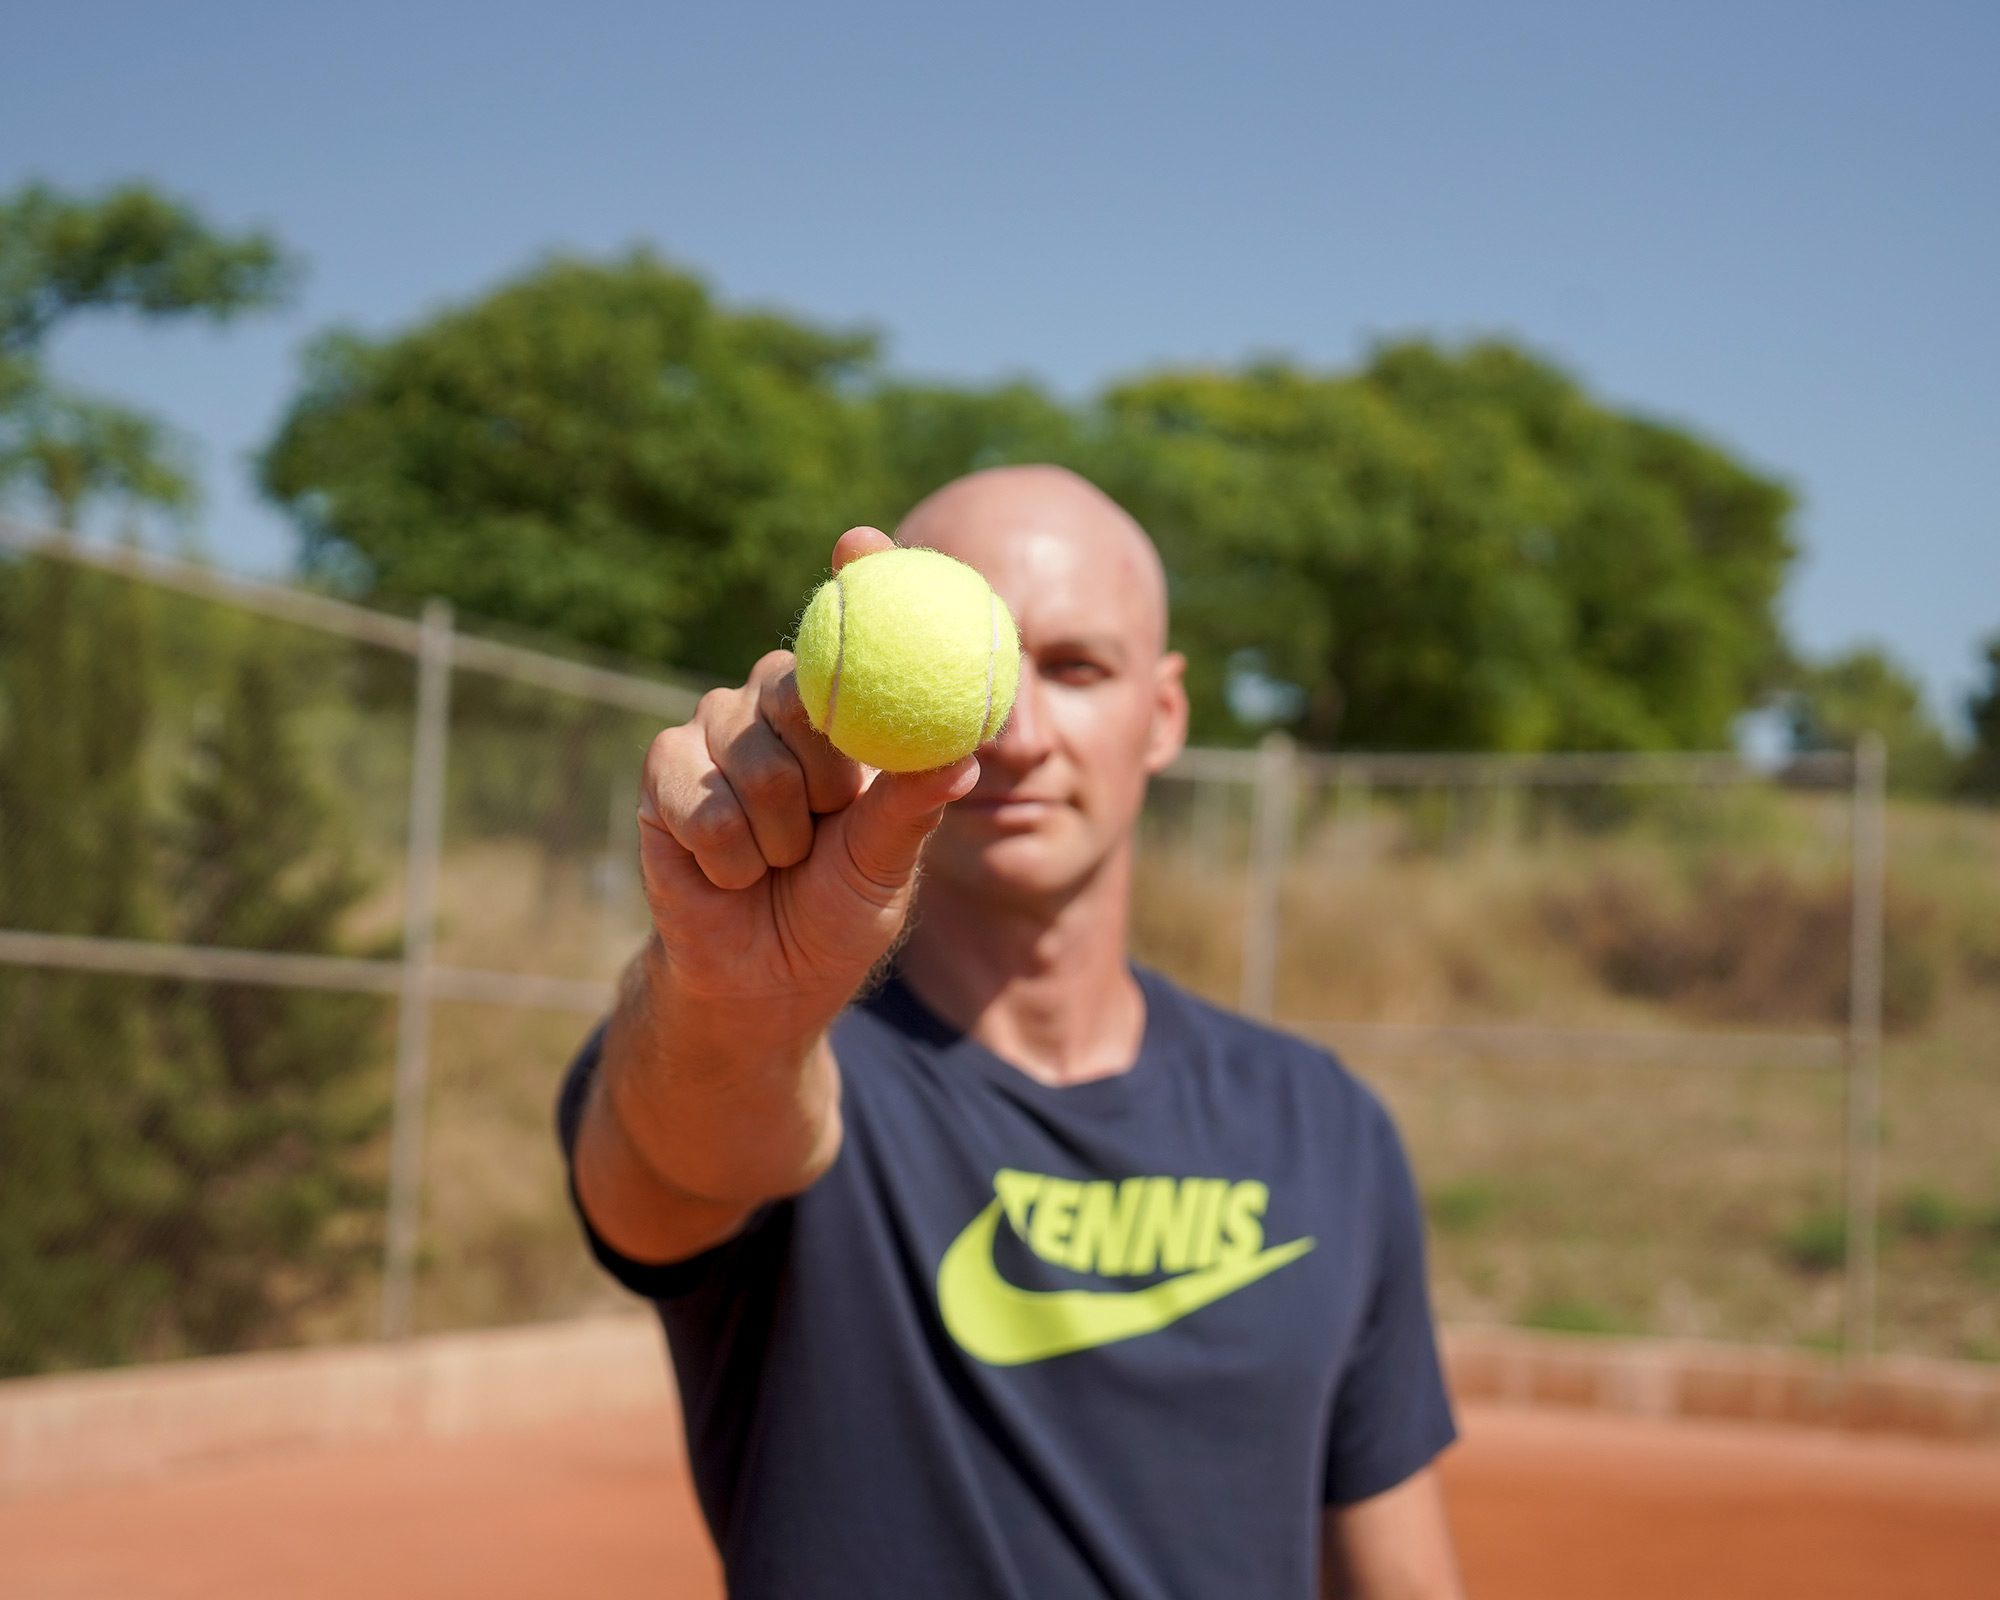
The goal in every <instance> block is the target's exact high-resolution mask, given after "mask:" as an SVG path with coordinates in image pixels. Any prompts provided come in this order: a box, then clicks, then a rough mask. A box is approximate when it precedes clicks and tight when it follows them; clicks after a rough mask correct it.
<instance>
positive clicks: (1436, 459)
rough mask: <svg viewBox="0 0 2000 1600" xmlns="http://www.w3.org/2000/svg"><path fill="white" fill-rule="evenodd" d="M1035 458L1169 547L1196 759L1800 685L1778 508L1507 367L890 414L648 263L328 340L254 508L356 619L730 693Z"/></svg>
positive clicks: (811, 354)
mask: <svg viewBox="0 0 2000 1600" xmlns="http://www.w3.org/2000/svg"><path fill="white" fill-rule="evenodd" d="M1019 461H1054V462H1059V463H1062V464H1064V465H1068V466H1073V467H1075V468H1077V469H1078V470H1080V471H1082V472H1084V473H1085V474H1086V475H1088V476H1090V477H1092V478H1093V479H1095V480H1096V481H1097V482H1099V483H1101V484H1103V485H1104V486H1105V487H1106V488H1108V489H1109V490H1110V491H1111V492H1112V493H1113V494H1115V495H1116V496H1118V497H1119V498H1120V499H1121V500H1122V501H1123V502H1124V503H1125V504H1126V505H1127V506H1128V507H1130V508H1131V509H1132V510H1133V511H1134V512H1135V514H1137V515H1138V516H1139V518H1140V520H1141V521H1142V522H1144V523H1145V524H1146V525H1147V526H1148V528H1149V529H1151V531H1152V532H1153V533H1154V535H1155V537H1156V538H1157V539H1158V540H1159V542H1160V544H1161V546H1162V550H1163V553H1164V555H1165V557H1166V559H1167V563H1168V568H1169V575H1170V581H1171V584H1172V590H1173V600H1174V607H1175V641H1176V643H1177V645H1179V646H1180V647H1181V648H1183V649H1184V650H1186V651H1187V653H1188V655H1189V657H1190V662H1191V669H1192V670H1191V674H1190V679H1191V684H1192V688H1193V691H1194V698H1195V705H1196V734H1197V736H1198V737H1202V738H1211V739H1212V738H1218V737H1220V738H1242V737H1245V736H1246V734H1247V731H1248V730H1246V728H1245V727H1244V726H1243V725H1242V724H1241V723H1239V722H1238V721H1237V720H1236V718H1235V717H1234V716H1233V715H1232V712H1231V710H1230V707H1229V703H1228V690H1229V684H1230V678H1231V674H1232V671H1234V672H1235V673H1236V674H1237V675H1238V676H1242V675H1243V674H1244V673H1245V671H1246V670H1247V668H1248V667H1256V668H1258V669H1259V670H1261V671H1262V672H1263V673H1264V674H1266V677H1267V679H1268V681H1267V682H1266V684H1265V687H1266V688H1268V689H1269V690H1271V691H1272V692H1271V693H1269V694H1267V695H1265V696H1264V697H1263V698H1264V699H1265V700H1266V701H1267V702H1268V703H1269V704H1271V705H1274V706H1277V707H1279V708H1280V709H1281V711H1285V712H1288V711H1289V710H1290V702H1291V701H1293V700H1296V704H1297V706H1298V708H1299V715H1298V716H1297V717H1296V719H1295V721H1296V722H1297V725H1298V729H1299V731H1300V732H1301V733H1302V734H1303V735H1304V736H1305V737H1307V738H1308V739H1309V740H1312V741H1314V742H1317V743H1322V744H1332V743H1341V744H1348V745H1359V746H1402V747H1418V748H1454V749H1456V748H1475V749H1476V748H1493V749H1510V750H1534V749H1548V748H1603V747H1607V746H1609V747H1614V748H1619V747H1633V748H1654V747H1684V746H1719V745H1723V744H1726V743H1727V741H1728V737H1729V731H1730V723H1731V721H1732V719H1733V718H1734V717H1735V716H1736V715H1737V714H1738V713H1739V712H1740V711H1741V710H1742V709H1743V708H1744V707H1745V706H1746V705H1747V704H1749V703H1750V702H1751V701H1752V700H1753V699H1754V698H1755V697H1757V696H1758V695H1759V694H1760V693H1761V692H1762V691H1763V690H1764V689H1765V688H1766V687H1767V686H1768V685H1769V683H1770V682H1771V681H1772V679H1773V676H1774V673H1775V670H1776V668H1777V667H1778V665H1779V664H1780V663H1781V662H1782V660H1783V657H1784V651H1783V648H1782V645H1781V642H1780V639H1779V634H1778V629H1777V623H1776V620H1775V615H1774V612H1773V604H1774V601H1775V598H1776V595H1777V591H1778V586H1779V583H1780V581H1781V580H1782V578H1783V575H1784V571H1785V568H1786V564H1787V563H1788V561H1789V560H1790V558H1791V554H1792V547H1791V544H1790V541H1789V537H1788V534H1787V532H1786V526H1785V525H1786V517H1787V514H1788V510H1789V506H1790V499H1789V496H1788V495H1787V493H1786V492H1785V491H1784V490H1783V489H1782V488H1780V487H1778V486H1777V485H1775V484H1772V483H1769V482H1767V481H1765V480H1763V479H1761V478H1759V477H1757V476H1756V475H1754V474H1752V473H1751V472H1749V471H1747V470H1746V469H1745V468H1743V467H1741V466H1740V465H1738V464H1737V463H1735V462H1734V461H1732V460H1730V459H1729V458H1728V457H1727V456H1725V455H1724V454H1722V453H1721V452H1720V451H1718V450H1716V449H1715V448H1713V447H1712V446H1709V445H1707V444H1704V443H1702V442H1701V441H1699V440H1697V439H1694V438H1692V437H1690V436H1689V435H1687V434H1685V433H1682V432H1678V431H1676V430H1674V429H1670V428H1665V427H1662V426H1659V425H1657V424H1655V423H1650V422H1646V421H1643V420H1639V419H1635V418H1632V417H1627V416H1623V415H1620V414H1617V413H1615V412H1612V411H1609V410H1607V409H1606V408H1604V407H1603V406H1601V405H1599V404H1598V403H1597V402H1595V401H1594V400H1592V399H1591V398H1590V397H1589V396H1588V395H1586V394H1585V393H1584V392H1583V391H1582V390H1581V389H1580V388H1579V387H1578V386H1577V385H1576V384H1575V383H1574V382H1573V381H1572V380H1570V379H1569V378H1568V377H1566V376H1565V375H1563V374H1562V373H1560V372H1557V371H1556V370H1554V369H1553V368H1551V367H1549V366H1547V365H1545V364H1543V363H1541V362H1539V361H1536V360H1535V359H1533V358H1532V357H1529V356H1527V355H1524V354H1522V353H1521V352H1519V351H1517V350H1513V349H1510V348H1508V347H1506V346H1503V345H1496V344H1484V345H1475V346H1472V347H1470V348H1467V349H1465V350H1462V351H1457V352H1450V351H1443V350H1439V349H1436V348H1434V347H1432V346H1429V345H1424V344H1402V345H1396V346H1392V347H1390V348H1387V349H1384V350H1382V351H1380V352H1378V353H1377V354H1376V356H1375V357H1374V359H1373V360H1372V361H1371V362H1370V363H1369V364H1368V365H1367V367H1365V368H1364V369H1363V370H1361V371H1360V372H1356V373H1351V374H1316V373H1308V372H1303V371H1300V370H1297V369H1294V368H1290V367H1285V366H1276V365H1266V366H1259V367H1253V368H1250V369H1248V370H1246V371H1242V372H1226V371H1169V372H1162V373H1156V374H1153V375H1151V376H1147V377H1142V378H1140V379H1137V380H1135V381H1134V382H1131V383H1128V384H1125V385H1123V386H1121V387H1118V388H1116V389H1114V390H1112V391H1111V392H1110V393H1109V394H1108V395H1107V396H1106V397H1105V399H1104V400H1103V401H1102V402H1101V403H1098V404H1094V405H1090V406H1084V407H1071V406H1066V405H1063V404H1060V403H1058V402H1057V401H1055V400H1052V399H1051V398H1049V397H1048V396H1047V395H1045V394H1043V393H1041V392H1040V391H1039V390H1037V389H1035V388H1033V387H1032V386H1030V385H1027V384H1019V383H1016V384H1009V385H1003V386H1000V387H997V388H993V389H987V390H959V389H952V388H945V387H941V386H935V385H931V386H925V385H910V384H893V383H886V382H883V381H881V379H880V377H879V374H878V373H877V371H876V369H875V366H874V347H873V345H872V343H871V342H870V341H869V340H867V339H865V338H859V337H854V336H843V335H836V334H830V333H827V332H825V331H823V330H818V329H814V328H810V327H807V326H804V325H802V324H799V323H795V322H788V321H784V320H781V319H779V318H776V317H772V316H768V315H766V316H751V315H744V314H740V313H736V312H731V311H727V310H724V309H721V308H719V307H718V306H717V305H716V304H715V303H714V302H713V301H712V299H711V298H710V296H709V295H708V293H707V291H706V290H705V289H704V288H703V287H702V286H701V285H700V284H699V283H697V282H695V281H694V280H693V279H691V278H689V277H687V276H685V275H684V274H681V273H678V272H676V271H673V270H672V269H670V268H669V267H667V266H665V265H663V264H661V263H660V262H658V261H657V260H655V259H653V258H652V257H650V256H647V255H645V254H636V255H633V256H630V257H627V258H626V259H624V260H622V261H619V262H615V263H611V264H608V265H606V264H590V263H586V262H579V261H564V260H559V261H554V262H551V263H549V264H547V265H545V266H544V267H542V268H541V269H539V270H537V271H536V272H533V273H531V274H529V275H528V276H527V277H524V278H522V279H520V280H518V281H516V282H513V283H511V284H508V285H506V286H504V287H503V288H501V289H500V290H498V291H497V292H495V293H493V294H492V295H490V296H488V297H487V298H485V299H483V300H481V301H479V302H478V303H476V304H473V305H470V306H467V307H464V308H462V309H459V310H455V311H451V312H448V313H446V314H444V315H442V316H440V317H438V318H435V319H433V320H432V321H430V322H428V323H425V324H423V325H421V326H419V327H417V328H415V329H413V330H411V331H410V332H408V333H405V334H403V335H402V336H400V337H398V338H394V339H390V340H387V341H384V342H380V343H371V342H368V341H365V340H361V339H359V338H356V337H354V336H352V335H336V336H333V337H331V338H329V339H328V340H326V341H323V342H322V343H321V345H320V346H319V347H318V349H317V351H316V352H315V354H314V356H313V358H312V361H311V364H310V367H309V370H308V373H307V376H306V382H305V385H304V388H303V390H302V392H301V394H300V395H299V397H298V399H297V400H296V401H295V403H294V405H293V407H292V410H291V412H290V414H289V416H288V417H287V419H286V422H285V424H284V427H283V429H282V431H281V432H280V434H279V435H278V438H277V439H276V441H275V442H274V443H273V445H272V447H271V449H270V451H269V452H268V454H267V455H266V458H265V464H264V481H265V485H266V487H267V489H268V490H269V491H270V492H271V493H272V494H273V495H274V496H275V497H277V498H278V499H279V500H280V501H281V502H282V503H283V504H284V505H285V506H286V507H287V508H288V509H289V510H290V511H291V513H292V514H293V516H294V518H295V520H296V521H297V522H298V524H299V526H300V528H301V530H302V532H303V533H304V536H305V548H306V553H307V558H308V561H309V562H310V563H311V564H312V565H313V566H314V567H315V568H317V569H318V570H319V571H320V572H321V573H322V574H324V575H328V576H331V577H335V578H337V579H340V580H341V581H344V582H346V583H348V584H349V585H350V586H352V587H353V588H355V589H357V590H360V591H364V592H368V593H372V594H374V595H377V596H381V597H394V598H397V599H400V600H403V601H405V602H410V601H415V600H417V599H419V598H421V597H422V596H425V595H428V594H442V595H445V596H447V597H448V598H450V599H452V600H454V601H456V602H457V603H458V604H459V605H460V606H461V607H463V608H465V609H466V610H468V611H471V612H474V613H478V614H483V615H486V616H489V617H495V618H504V619H508V620H512V621H516V622H521V623H526V624H528V625H531V626H534V627H538V628H544V629H548V630H551V631H554V632H558V633H564V634H567V635H569V636H571V637H573V638H577V639H581V640H584V641H587V642H590V643H593V644H598V645H603V646H609V647H613V648H616V649H620V650H625V651H630V652H633V653H635V654H640V655H649V656H653V657H655V658H658V659H662V660H668V661H673V662H676V663H678V664H681V665H684V666H692V667H696V668H699V669H702V670H704V671H708V672H713V673H716V674H718V675H722V676H726V677H734V676H737V675H740V674H741V673H742V672H743V671H744V670H745V669H747V667H748V666H749V665H750V663H751V662H752V661H753V660H754V659H755V658H756V657H757V656H758V655H759V654H761V653H762V652H763V651H764V650H766V649H769V648H771V647H772V646H773V645H775V644H777V643H778V642H779V641H780V640H781V639H782V638H784V637H785V635H786V634H787V633H788V631H789V628H790V625H791V623H792V621H793V619H794V617H795V615H796V612H797V608H798V606H799V605H800V603H801V601H802V599H803V597H804V595H805V594H806V593H807V591H808V589H809V587H810V583H811V580H812V578H813V576H814V575H815V574H816V573H818V572H820V571H821V570H823V567H824V562H825V560H826V552H827V549H828V547H829V544H830V542H831V537H832V535H833V534H835V533H837V532H839V531H840V529H841V528H843V527H845V526H847V525H848V524H849V523H852V522H858V521H876V522H879V523H888V524H893V523H894V521H895V520H896V519H897V518H899V517H900V515H901V514H902V512H903V511H905V510H906V509H907V508H908V507H909V506H910V505H911V504H912V503H914V502H915V501H916V500H917V499H919V498H920V497H921V496H923V495H924V494H927V493H928V492H930V491H931V490H932V489H934V488H936V487H938V486H939V485H940V484H942V483H944V482H946V481H948V480H950V479H951V478H953V477H956V476H958V475H959V474H961V473H964V472H967V471H971V470H975V469H977V468H980V467H985V466H992V465H997V464H1000V463H1006V462H1019ZM1232 663H1234V666H1233V667H1232ZM1287 684H1296V685H1297V686H1298V688H1299V690H1300V691H1302V694H1299V695H1296V696H1293V695H1290V694H1288V693H1286V692H1285V685H1287ZM1239 698H1240V697H1239Z"/></svg>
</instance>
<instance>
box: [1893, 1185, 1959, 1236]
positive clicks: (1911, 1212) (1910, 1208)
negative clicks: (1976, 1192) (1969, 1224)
mask: <svg viewBox="0 0 2000 1600" xmlns="http://www.w3.org/2000/svg"><path fill="white" fill-rule="evenodd" d="M1890 1217H1891V1220H1892V1221H1893V1222H1894V1223H1895V1226H1896V1229H1897V1231H1898V1232H1899V1233H1902V1234H1903V1235H1905V1236H1906V1237H1908V1238H1911V1239H1941V1238H1943V1237H1944V1236H1945V1235H1946V1234H1948V1233H1950V1232H1951V1231H1952V1229H1953V1228H1955V1227H1957V1226H1958V1222H1959V1210H1958V1207H1957V1206H1955V1205H1953V1204H1952V1202H1951V1199H1950V1197H1949V1196H1947V1195H1943V1194H1940V1193H1939V1192H1938V1191H1937V1190H1935V1189H1932V1188H1927V1187H1919V1188H1914V1189H1906V1190H1904V1191H1903V1193H1902V1195H1901V1196H1899V1197H1898V1199H1897V1201H1896V1204H1895V1206H1894V1207H1893V1208H1892V1209H1891V1212H1890Z"/></svg>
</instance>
